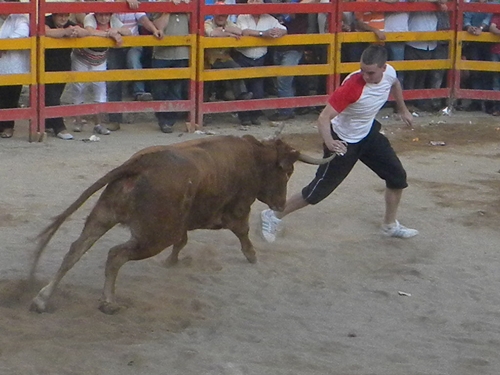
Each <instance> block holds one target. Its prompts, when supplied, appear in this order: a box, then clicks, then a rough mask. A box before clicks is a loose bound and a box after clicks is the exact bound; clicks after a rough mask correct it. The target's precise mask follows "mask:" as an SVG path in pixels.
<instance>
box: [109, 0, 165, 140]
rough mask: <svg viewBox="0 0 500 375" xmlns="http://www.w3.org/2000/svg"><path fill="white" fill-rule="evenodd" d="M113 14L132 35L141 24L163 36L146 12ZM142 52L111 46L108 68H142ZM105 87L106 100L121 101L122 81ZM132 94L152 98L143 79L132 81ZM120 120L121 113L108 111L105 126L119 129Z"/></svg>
mask: <svg viewBox="0 0 500 375" xmlns="http://www.w3.org/2000/svg"><path fill="white" fill-rule="evenodd" d="M128 4H129V7H130V8H131V9H134V8H132V7H133V6H134V4H135V3H134V2H132V1H130V2H128ZM115 15H116V17H117V18H118V19H119V20H120V21H121V22H122V23H123V26H124V27H126V28H128V29H130V32H131V35H133V36H137V35H139V25H141V26H142V27H144V29H146V30H147V31H149V32H150V33H151V34H152V35H154V36H155V37H156V38H157V39H162V38H163V30H158V29H157V28H156V26H155V25H154V24H153V22H151V20H150V19H149V18H148V16H147V15H146V13H143V12H137V13H116V14H115ZM142 52H143V47H129V48H113V49H111V50H109V52H108V61H107V64H108V70H113V69H142V61H141V58H142ZM106 87H107V92H108V101H110V102H120V101H122V94H123V82H121V81H114V82H107V83H106ZM132 94H133V97H134V100H138V101H149V100H152V99H153V97H152V95H151V93H149V92H147V91H146V87H145V83H144V81H133V83H132ZM121 122H123V116H122V114H121V113H110V114H109V124H108V126H107V128H108V129H109V130H112V131H115V130H119V129H120V123H121Z"/></svg>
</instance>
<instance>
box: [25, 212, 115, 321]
mask: <svg viewBox="0 0 500 375" xmlns="http://www.w3.org/2000/svg"><path fill="white" fill-rule="evenodd" d="M96 208H97V206H96ZM96 208H94V210H93V211H92V213H91V214H90V216H89V217H88V218H87V221H86V222H85V227H84V228H83V231H82V233H81V234H80V237H78V239H77V240H76V241H75V242H73V243H72V244H71V247H70V249H69V251H68V253H67V254H66V255H65V256H64V259H63V261H62V263H61V266H60V267H59V269H58V270H57V273H56V275H55V276H54V278H53V279H52V280H51V281H50V282H49V283H48V284H47V285H46V286H45V287H43V288H42V289H41V290H40V292H38V294H37V296H36V297H35V298H33V301H32V303H31V307H30V310H31V311H36V312H40V313H41V312H44V311H45V309H46V307H47V302H48V300H49V298H50V296H51V295H52V293H53V292H54V290H55V288H56V287H57V285H58V284H59V282H60V281H61V279H62V278H63V277H64V275H65V274H66V273H67V272H68V271H69V270H70V269H71V268H73V266H74V265H75V263H76V262H78V260H80V258H81V257H82V256H83V254H85V253H86V252H87V251H88V250H89V249H90V248H91V247H92V245H93V244H94V243H95V242H96V241H97V240H98V239H99V238H101V237H102V236H103V235H104V234H105V233H106V232H107V231H108V230H110V229H111V228H113V226H114V225H115V224H116V222H115V221H111V220H106V221H104V220H102V219H104V218H103V217H101V218H98V216H99V213H97V212H96ZM113 220H114V219H113Z"/></svg>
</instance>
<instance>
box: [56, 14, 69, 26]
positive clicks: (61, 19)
mask: <svg viewBox="0 0 500 375" xmlns="http://www.w3.org/2000/svg"><path fill="white" fill-rule="evenodd" d="M52 19H53V20H54V24H55V25H56V27H64V25H66V23H67V22H68V19H69V13H54V14H52Z"/></svg>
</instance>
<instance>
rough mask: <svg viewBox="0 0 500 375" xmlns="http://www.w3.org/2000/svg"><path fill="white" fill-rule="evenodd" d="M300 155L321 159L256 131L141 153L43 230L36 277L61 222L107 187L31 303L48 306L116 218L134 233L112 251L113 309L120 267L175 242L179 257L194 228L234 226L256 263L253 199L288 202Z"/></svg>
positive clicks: (108, 277) (108, 284) (109, 302)
mask: <svg viewBox="0 0 500 375" xmlns="http://www.w3.org/2000/svg"><path fill="white" fill-rule="evenodd" d="M299 159H300V160H302V161H305V162H308V163H319V162H318V161H314V160H311V159H307V158H305V157H304V156H303V155H301V154H300V152H299V151H297V150H295V149H293V148H292V147H290V146H289V145H287V144H286V143H284V142H283V141H281V140H279V139H273V140H266V141H262V142H261V141H258V140H256V139H255V138H254V137H252V136H244V137H242V138H240V137H233V136H220V137H213V138H210V139H203V140H193V141H188V142H183V143H178V144H175V145H171V146H157V147H151V148H147V149H145V150H142V151H140V152H138V153H137V154H135V155H134V156H133V157H132V158H130V159H129V160H128V161H127V162H125V163H124V164H123V165H121V166H119V167H117V168H115V169H113V170H112V171H110V172H109V173H108V174H106V175H105V176H104V177H102V178H100V179H99V180H97V181H96V182H95V183H94V184H93V185H92V186H90V187H89V188H88V189H87V190H85V191H84V192H83V193H82V194H81V195H80V197H79V198H78V199H77V200H76V201H75V202H74V203H73V204H71V205H70V206H69V207H68V208H67V209H66V210H65V211H64V212H63V213H62V214H60V215H59V216H57V217H55V218H54V220H53V222H52V223H51V224H50V225H49V226H48V227H47V228H46V229H45V230H44V231H43V232H42V233H40V235H39V237H38V238H39V243H38V246H37V249H36V252H35V261H34V263H33V267H32V270H31V277H32V278H33V276H34V272H35V269H36V266H37V263H38V261H39V259H40V256H41V254H42V252H43V250H44V249H45V247H46V246H47V244H48V242H49V241H50V239H51V238H52V236H53V235H54V234H55V232H56V231H57V230H58V229H59V227H60V226H61V225H62V223H63V222H64V221H65V220H66V219H67V218H68V217H69V216H70V215H71V214H73V212H75V211H76V210H77V209H78V208H79V207H80V206H81V205H82V204H83V203H84V202H85V201H86V200H87V199H88V198H89V197H90V196H91V195H92V194H94V193H95V192H97V191H98V190H100V189H101V188H103V187H105V186H106V189H105V190H104V192H103V193H102V194H101V196H100V198H99V200H98V201H97V203H96V205H95V207H94V208H93V210H92V212H91V213H90V215H89V216H88V217H87V220H86V222H85V226H84V228H83V231H82V233H81V234H80V237H79V238H78V239H77V240H76V241H75V242H73V243H72V244H71V247H70V250H69V252H68V253H67V254H66V256H65V257H64V259H63V262H62V264H61V266H60V268H59V270H58V271H57V273H56V275H55V277H54V278H53V279H52V280H51V281H50V282H49V284H47V286H45V287H44V288H42V289H41V290H40V292H39V293H38V295H37V296H36V297H35V298H34V299H33V302H32V305H31V309H32V310H34V311H38V312H43V311H45V308H46V305H47V301H48V300H49V298H50V296H51V295H52V293H53V292H54V289H55V288H56V287H57V285H58V284H59V282H60V281H61V279H62V278H63V276H64V275H65V274H66V272H68V271H69V270H70V269H71V268H72V267H73V266H74V265H75V263H76V262H77V261H78V260H79V259H80V258H81V257H82V256H83V254H85V253H86V252H87V251H88V250H89V249H90V247H91V246H92V245H93V244H94V243H95V242H96V241H97V240H98V239H99V238H101V237H102V236H103V235H104V234H105V233H106V232H107V231H109V230H110V229H111V228H113V227H114V226H115V225H116V224H123V225H125V226H127V227H128V228H129V229H130V232H131V238H130V239H129V240H128V241H127V242H125V243H122V244H120V245H116V246H114V247H112V248H111V249H110V250H109V253H108V258H107V261H106V270H105V283H104V290H103V297H102V300H101V304H100V307H99V308H100V309H101V311H103V312H105V313H108V314H111V313H114V312H115V311H117V310H118V309H119V307H118V306H117V305H116V304H115V297H114V289H115V280H116V277H117V274H118V270H119V269H120V267H121V266H123V265H124V264H125V263H126V262H128V261H129V260H140V259H146V258H149V257H152V256H155V255H157V254H159V253H160V252H161V251H162V250H164V249H165V248H167V247H169V246H171V245H173V249H172V253H171V254H170V256H169V257H168V260H167V261H168V262H169V263H171V264H174V263H176V262H177V260H178V254H179V251H180V250H181V249H182V248H183V247H184V246H185V245H186V243H187V239H188V237H187V232H188V231H189V230H193V229H222V228H225V229H229V230H231V231H232V232H233V233H234V234H235V235H236V236H237V237H238V239H239V240H240V243H241V251H242V252H243V254H244V255H245V257H246V258H247V260H248V261H249V262H250V263H255V262H256V260H257V259H256V256H255V251H254V249H253V245H252V243H251V242H250V239H249V238H248V231H249V225H248V219H249V215H250V206H251V205H252V203H253V202H254V201H255V199H258V200H260V201H261V202H263V203H265V204H267V205H269V207H270V208H272V209H276V210H280V209H282V208H283V206H284V204H285V199H286V187H287V182H288V179H289V178H290V176H291V174H292V172H293V165H294V163H295V162H296V161H297V160H299ZM326 161H327V159H325V160H323V162H326Z"/></svg>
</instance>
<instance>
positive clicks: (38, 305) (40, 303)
mask: <svg viewBox="0 0 500 375" xmlns="http://www.w3.org/2000/svg"><path fill="white" fill-rule="evenodd" d="M46 305H47V304H46V302H45V301H44V300H42V299H41V298H40V297H35V298H33V301H31V306H30V311H33V312H37V313H40V314H41V313H43V312H45V308H46Z"/></svg>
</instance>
